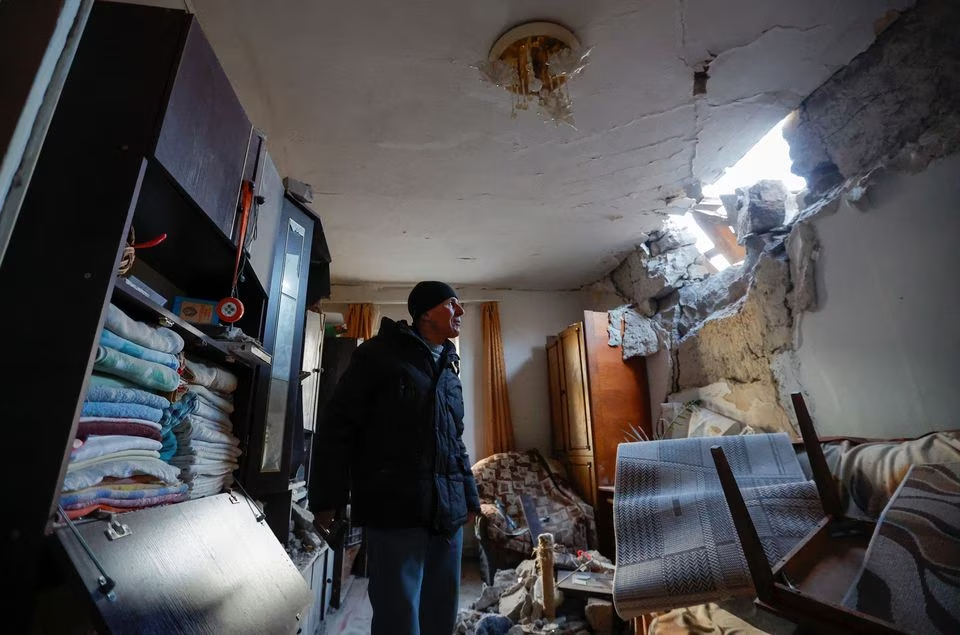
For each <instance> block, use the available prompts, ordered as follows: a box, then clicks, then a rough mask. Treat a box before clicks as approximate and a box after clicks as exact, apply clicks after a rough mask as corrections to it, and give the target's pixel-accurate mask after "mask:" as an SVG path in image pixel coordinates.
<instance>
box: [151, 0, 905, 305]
mask: <svg viewBox="0 0 960 635" xmlns="http://www.w3.org/2000/svg"><path fill="white" fill-rule="evenodd" d="M154 3H156V2H154ZM160 4H166V5H168V6H170V5H172V6H179V7H181V8H183V7H184V6H187V7H188V8H191V7H192V9H193V10H194V11H195V12H196V14H197V16H198V19H199V21H200V24H201V26H202V27H203V29H204V31H205V32H206V33H207V35H208V37H209V38H210V40H211V42H212V43H213V47H214V50H215V51H216V52H217V55H218V57H219V58H220V60H221V63H222V64H223V66H224V68H225V69H226V72H227V75H228V76H229V77H230V80H231V82H232V83H233V85H234V87H235V89H236V91H237V93H238V94H239V96H240V100H241V102H242V103H243V105H244V107H245V108H246V110H247V113H248V114H249V116H250V118H251V119H252V120H253V122H254V125H255V126H257V127H258V128H260V129H262V130H263V131H265V133H266V134H267V143H268V149H269V152H270V155H271V157H272V158H273V159H274V161H275V162H276V163H277V166H278V168H279V169H280V173H281V174H282V175H284V176H290V177H293V178H296V179H299V180H301V181H306V182H307V183H310V184H311V185H312V187H313V190H314V192H315V193H316V198H315V200H314V204H313V207H314V208H315V209H316V210H317V211H318V212H319V213H320V215H321V216H322V218H323V224H324V229H325V231H326V234H327V240H328V242H329V245H330V249H331V252H332V255H333V262H332V264H331V274H332V277H333V280H334V282H338V283H351V282H383V283H409V282H413V281H415V280H419V279H423V278H439V279H443V280H447V281H450V282H451V283H455V284H473V285H482V286H487V287H499V288H519V289H571V288H577V287H579V286H581V285H583V284H586V283H589V282H592V281H594V280H596V279H598V278H599V277H600V276H602V275H603V274H605V273H607V272H608V271H610V270H611V269H612V268H613V267H614V266H615V265H616V264H617V263H618V261H619V259H620V256H621V255H622V254H624V253H625V252H626V251H628V250H630V249H632V248H633V247H634V246H635V245H637V244H638V243H639V242H642V240H643V239H644V232H648V231H650V230H652V229H654V228H657V227H659V226H660V225H661V224H662V222H663V219H664V216H663V214H664V213H665V207H666V206H665V201H666V200H667V199H669V198H671V197H674V196H677V195H682V194H683V189H684V185H685V184H689V183H693V182H696V181H701V182H704V183H709V182H711V181H712V180H715V179H716V178H717V177H718V176H720V174H721V173H722V170H723V168H725V167H727V166H730V165H732V164H733V163H735V162H736V161H737V159H739V158H740V157H741V156H742V155H743V154H744V153H745V152H746V150H747V149H749V147H750V146H751V145H752V144H753V143H754V142H756V141H757V140H758V139H759V138H760V137H761V136H762V135H763V134H764V133H765V132H766V131H767V130H768V129H770V128H771V127H772V126H773V125H774V124H775V123H776V122H778V121H779V120H780V119H782V118H783V117H784V116H785V115H786V114H787V113H788V112H789V111H790V110H792V109H793V108H794V107H795V106H797V105H798V104H799V103H800V101H801V100H802V99H803V97H804V96H806V95H807V94H809V93H810V92H811V91H812V90H813V89H814V88H816V87H817V86H819V85H820V84H821V83H822V82H823V81H824V80H825V79H827V78H828V77H829V76H830V75H831V74H833V73H834V72H835V71H836V70H837V69H838V68H840V67H842V66H843V65H844V64H846V63H847V62H849V61H850V60H851V59H852V58H853V57H854V56H855V55H856V54H857V53H859V52H861V51H862V50H864V49H865V48H866V47H867V46H869V44H870V43H871V42H872V41H873V39H874V37H875V34H874V24H875V22H876V21H877V20H878V19H879V18H881V17H882V16H883V15H884V14H885V13H886V12H887V11H888V10H890V9H897V8H902V7H904V6H906V5H909V4H912V2H909V1H908V0H843V1H841V2H837V1H836V0H728V1H724V2H718V1H717V0H648V1H639V0H592V1H584V0H459V1H456V2H453V1H450V0H403V1H397V0H363V1H357V2H317V1H315V0H284V1H282V2H265V1H262V0H260V1H258V0H185V1H183V2H177V1H175V0H169V1H166V2H160ZM529 20H551V21H556V22H559V23H561V24H563V25H565V26H566V27H568V28H570V29H571V30H573V31H574V33H575V34H576V35H577V36H578V37H579V38H580V40H581V42H582V43H583V44H584V45H585V46H589V47H593V50H592V53H591V55H590V64H589V65H588V66H587V68H586V70H585V71H584V72H583V74H582V75H581V76H579V77H578V78H576V79H575V80H574V81H573V82H572V83H571V85H570V93H571V96H572V98H573V111H574V117H575V119H576V125H577V129H576V130H574V129H572V128H569V127H556V126H554V125H553V124H545V123H543V122H541V121H540V120H539V118H538V117H537V114H536V112H535V111H533V110H531V111H529V112H526V113H520V115H519V117H518V118H517V119H515V120H512V119H511V118H510V99H509V97H508V95H507V93H506V92H505V91H503V90H501V89H499V88H496V87H495V86H492V85H489V84H487V83H484V82H482V81H481V80H480V79H479V74H478V72H477V71H476V70H475V69H474V68H472V65H473V64H475V63H476V62H478V61H480V60H482V59H484V58H485V57H486V54H487V51H488V50H489V48H490V45H491V44H492V43H493V42H494V41H495V40H496V39H497V37H498V36H499V35H500V34H501V33H502V32H503V31H505V30H506V29H508V28H509V27H512V26H514V25H516V24H518V23H521V22H525V21H529ZM711 58H715V59H713V61H712V63H711V64H710V68H709V75H710V79H709V81H708V83H707V93H706V95H703V96H700V97H698V98H694V96H693V94H692V92H693V91H692V88H693V72H694V68H695V67H697V65H698V64H699V63H701V62H703V61H704V60H708V59H711Z"/></svg>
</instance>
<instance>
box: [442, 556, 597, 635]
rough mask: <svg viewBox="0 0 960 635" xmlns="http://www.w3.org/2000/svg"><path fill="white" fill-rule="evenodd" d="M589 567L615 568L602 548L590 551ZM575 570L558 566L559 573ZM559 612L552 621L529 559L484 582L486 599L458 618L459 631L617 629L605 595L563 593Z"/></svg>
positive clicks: (558, 634)
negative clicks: (583, 596)
mask: <svg viewBox="0 0 960 635" xmlns="http://www.w3.org/2000/svg"><path fill="white" fill-rule="evenodd" d="M589 555H590V559H589V563H590V567H589V570H595V571H608V572H609V571H612V569H613V565H612V563H611V562H610V560H609V559H607V558H605V557H604V556H603V555H601V554H600V553H599V552H597V551H590V552H589ZM568 573H570V572H569V571H564V570H558V571H557V575H558V576H561V577H562V576H564V575H566V574H568ZM557 600H558V605H557V615H556V617H555V618H554V619H552V620H548V619H546V618H545V617H544V611H543V590H542V588H541V587H540V577H539V575H538V571H537V564H536V560H524V561H523V562H521V563H520V564H519V565H518V566H517V568H516V569H502V570H499V571H497V572H496V574H495V575H494V579H493V584H492V585H486V584H484V585H483V588H482V590H481V592H480V597H478V598H477V599H476V601H474V602H473V604H471V605H470V608H468V609H461V610H460V612H459V614H458V616H457V627H456V630H455V631H454V633H455V634H457V635H607V634H609V633H611V632H612V628H613V624H614V620H615V613H614V608H613V603H612V602H609V601H604V600H599V599H595V598H594V599H588V600H583V599H578V598H564V597H563V595H562V593H558V598H557Z"/></svg>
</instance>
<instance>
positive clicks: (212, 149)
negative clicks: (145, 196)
mask: <svg viewBox="0 0 960 635" xmlns="http://www.w3.org/2000/svg"><path fill="white" fill-rule="evenodd" d="M252 131H253V126H252V124H251V123H250V119H249V118H248V117H247V114H246V112H244V110H243V106H242V105H241V104H240V100H239V99H238V98H237V95H236V93H234V91H233V87H232V86H231V85H230V81H229V80H228V79H227V75H226V73H225V72H224V71H223V67H222V66H221V65H220V62H219V60H217V56H216V54H215V53H214V52H213V48H212V47H211V46H210V43H209V41H208V40H207V38H206V36H205V35H204V33H203V30H202V29H201V28H200V24H199V23H198V22H197V20H196V18H195V17H193V18H191V21H190V25H189V29H188V31H187V38H186V41H185V42H184V45H183V51H182V53H181V55H180V62H179V65H178V67H177V70H176V76H175V78H174V82H173V88H172V89H171V91H170V98H169V100H168V101H167V107H166V112H165V113H164V116H163V124H162V125H161V128H160V135H159V138H158V139H157V147H156V150H155V152H154V155H155V156H156V158H157V160H158V161H159V162H160V163H161V164H162V165H163V167H164V168H166V170H167V171H168V172H169V173H170V175H171V176H173V178H174V179H176V181H177V182H178V183H179V184H180V186H181V187H182V188H183V189H184V191H185V192H186V193H187V194H188V195H189V196H190V197H191V198H192V199H193V200H194V202H196V204H197V205H198V206H199V207H200V208H201V209H202V210H203V211H204V212H206V214H207V215H208V216H209V217H210V218H211V219H212V220H213V221H214V223H216V225H217V226H218V227H219V228H220V229H221V230H222V231H223V233H224V234H225V235H227V236H231V235H232V233H233V230H234V218H235V216H236V211H237V200H238V196H239V192H240V182H241V181H242V179H243V173H244V163H245V161H246V157H247V146H248V144H249V141H250V134H251V132H252Z"/></svg>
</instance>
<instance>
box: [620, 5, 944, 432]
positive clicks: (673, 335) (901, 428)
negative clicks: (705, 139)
mask: <svg viewBox="0 0 960 635" xmlns="http://www.w3.org/2000/svg"><path fill="white" fill-rule="evenodd" d="M958 26H960V6H958V5H957V4H956V3H944V2H926V1H921V2H919V3H918V4H917V6H916V9H915V10H913V11H909V12H907V13H905V14H904V15H903V16H902V17H901V18H900V19H899V20H897V21H896V22H894V23H893V25H892V26H890V27H889V28H888V29H887V30H886V31H885V32H884V33H883V34H882V36H881V37H880V38H879V39H878V40H877V42H876V43H875V45H874V46H873V47H871V48H870V49H869V50H868V51H866V52H865V53H864V54H862V55H861V56H859V57H858V58H857V59H855V60H854V61H853V62H852V63H851V64H850V65H849V66H848V67H846V68H845V69H843V70H841V71H840V72H838V73H837V74H836V75H835V76H834V77H833V78H831V79H830V80H829V81H827V82H826V83H825V84H824V85H823V86H821V87H820V88H819V89H817V90H816V91H814V93H813V94H811V95H810V96H809V97H808V98H807V100H806V101H805V102H804V103H803V104H802V106H801V108H800V109H799V111H798V112H797V113H796V114H795V117H794V120H793V122H792V123H791V124H790V125H789V126H788V127H786V128H785V129H784V136H785V137H787V139H788V141H789V142H790V143H791V158H792V159H793V161H794V172H796V173H798V174H802V175H803V176H805V177H806V178H807V179H808V184H809V185H810V189H809V191H808V192H807V193H806V195H805V196H804V197H803V198H801V200H800V201H799V204H800V211H799V212H798V213H796V214H794V213H793V212H792V211H789V210H788V209H787V208H788V207H789V204H790V203H791V202H792V201H791V200H790V199H789V197H788V198H787V199H786V200H784V201H783V208H782V209H781V208H780V207H778V205H779V204H780V203H778V195H777V194H776V191H777V189H778V188H776V187H774V186H773V184H770V183H763V182H761V183H758V184H757V185H755V186H753V187H752V188H750V189H749V191H738V196H737V197H734V198H733V199H732V202H731V201H725V203H730V206H728V210H727V212H728V218H731V219H732V220H735V222H736V227H737V230H738V242H740V243H741V244H744V245H745V246H746V248H747V259H746V261H745V262H744V263H743V264H742V265H739V266H737V267H731V268H730V269H728V270H725V271H724V272H722V273H721V274H717V275H712V276H708V277H706V278H705V279H703V278H702V277H699V276H697V275H691V276H683V275H679V276H678V275H673V277H672V278H671V276H670V275H665V274H664V273H663V271H664V270H663V268H662V267H657V266H654V265H653V264H652V262H651V261H652V260H654V259H655V258H659V259H660V261H661V262H666V263H668V264H669V263H674V264H675V263H676V261H677V260H678V257H679V256H680V255H681V252H680V250H681V249H683V248H684V244H685V241H683V240H673V241H670V240H664V238H663V237H658V242H660V243H661V244H669V245H670V248H669V249H670V251H669V252H668V253H666V254H665V253H663V251H661V253H659V254H654V251H655V250H654V249H653V248H652V242H651V241H647V243H645V245H644V246H643V247H641V248H640V249H638V250H637V251H636V252H634V253H633V254H630V256H629V257H627V258H626V259H625V260H624V261H623V262H622V263H621V265H620V266H619V267H618V268H617V269H616V270H615V271H614V272H613V273H612V274H611V276H610V282H609V284H612V286H614V287H615V288H616V289H617V291H618V292H619V293H620V295H621V297H623V298H625V299H626V300H627V301H629V302H631V303H632V305H633V310H634V311H635V312H636V313H637V318H635V319H634V320H633V322H634V323H636V322H637V320H638V319H639V320H647V321H649V322H651V323H657V324H659V325H661V326H662V327H663V329H664V330H665V331H666V332H668V333H669V334H670V337H669V338H667V340H668V341H669V342H670V344H669V348H668V349H666V350H664V349H663V348H661V349H660V350H659V351H656V352H655V351H654V350H649V348H648V350H646V351H644V352H640V353H634V354H644V355H646V356H647V363H648V371H649V373H650V377H651V402H652V403H653V404H658V403H661V402H663V401H666V400H669V401H672V402H678V403H684V402H687V401H689V400H691V399H700V400H701V401H702V402H705V403H703V405H705V406H706V407H708V408H710V409H711V410H716V412H718V413H720V414H722V415H724V416H726V417H730V418H732V419H735V420H736V421H739V422H741V423H744V424H747V425H750V426H752V427H755V428H759V429H764V430H789V429H790V428H791V424H792V422H793V420H794V417H793V412H792V408H790V406H789V393H791V392H796V391H802V392H803V393H804V394H805V395H806V400H807V402H808V405H809V406H810V409H811V412H812V414H813V416H814V420H815V422H816V424H817V426H818V431H819V432H820V434H823V435H828V434H850V435H860V436H877V437H883V436H894V437H895V436H914V435H916V434H920V433H923V432H925V431H929V430H934V429H944V428H950V427H956V426H957V424H956V419H957V417H956V415H953V416H951V415H952V414H953V412H954V409H953V407H952V406H953V404H952V400H951V399H950V398H949V397H950V395H951V394H952V393H953V390H954V388H953V383H954V382H955V380H956V378H957V377H960V342H958V332H957V326H958V324H960V321H958V318H960V300H958V299H957V297H956V293H955V292H956V290H957V288H958V284H957V281H956V278H955V275H954V273H953V272H954V271H956V269H957V267H956V264H955V263H954V262H953V257H954V256H953V254H954V253H955V251H956V240H957V239H958V238H960V231H958V230H960V214H958V210H957V209H956V208H957V201H960V178H958V177H960V157H958V156H957V155H956V154H954V153H955V152H956V151H957V149H958V145H960V117H958V115H957V113H960V72H958V71H960V38H956V37H955V34H956V32H957V29H958ZM944 157H947V158H944ZM771 203H772V204H773V206H772V207H771ZM745 214H746V215H745ZM733 215H735V216H736V218H735V219H734V218H733ZM674 269H677V267H674ZM693 270H694V271H696V267H693ZM669 273H670V270H669V268H668V269H667V274H669ZM601 286H602V285H601ZM630 323H631V322H630V321H628V322H627V324H628V325H629V324H630ZM634 328H635V327H634ZM646 328H647V325H644V330H645V329H646ZM641 339H642V338H641ZM668 393H670V394H668ZM784 406H786V408H785V407H784ZM674 412H676V410H674ZM653 414H654V417H655V420H656V418H657V417H658V416H659V413H658V412H654V413H653Z"/></svg>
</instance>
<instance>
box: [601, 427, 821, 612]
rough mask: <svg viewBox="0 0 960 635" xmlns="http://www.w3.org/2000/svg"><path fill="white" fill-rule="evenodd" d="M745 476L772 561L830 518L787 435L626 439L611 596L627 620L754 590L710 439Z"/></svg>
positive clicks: (740, 477) (620, 456) (741, 478)
mask: <svg viewBox="0 0 960 635" xmlns="http://www.w3.org/2000/svg"><path fill="white" fill-rule="evenodd" d="M715 445H719V446H720V447H722V448H723V451H724V453H725V455H726V457H727V461H728V463H729V464H730V468H731V470H732V471H733V473H734V475H735V476H736V478H737V482H738V484H739V486H740V490H741V492H742V493H743V496H744V499H745V501H746V504H747V509H748V510H749V512H750V516H751V518H752V519H753V523H754V525H755V527H756V529H757V533H758V534H759V536H760V540H761V542H762V543H763V548H764V552H765V554H766V556H767V559H768V560H769V561H770V562H771V563H775V562H776V561H777V560H779V559H780V558H781V557H782V556H783V555H785V554H786V552H787V551H789V550H790V549H791V548H792V547H793V546H794V545H795V544H796V543H797V542H798V541H799V540H800V539H801V538H803V537H804V536H806V535H807V533H808V532H809V531H810V530H811V529H812V528H813V527H814V526H815V525H816V523H817V522H818V521H819V520H820V519H821V518H822V517H823V509H822V508H821V506H820V498H819V496H818V495H817V489H816V486H815V485H814V483H813V481H807V480H805V477H804V474H803V470H802V468H801V467H800V463H799V461H798V460H797V457H796V453H795V451H794V449H793V446H792V445H791V443H790V439H789V437H788V436H787V435H786V434H785V433H776V434H754V435H743V436H729V437H702V438H692V439H669V440H663V441H648V442H642V443H622V444H620V446H619V448H618V450H617V475H616V494H615V496H614V511H613V518H614V532H615V536H616V542H617V569H616V573H615V576H614V589H613V600H614V606H615V607H616V610H617V613H618V614H619V615H620V617H622V618H624V619H629V618H631V617H637V616H639V615H642V614H644V613H648V612H651V611H661V610H668V609H673V608H677V607H684V606H690V605H693V604H701V603H704V602H716V601H720V600H724V599H728V598H732V597H736V596H739V595H750V594H753V588H752V586H751V582H750V573H749V571H748V569H747V562H746V559H745V558H744V556H743V551H742V549H741V548H740V541H739V539H738V538H737V534H736V530H735V529H734V526H733V519H732V518H731V516H730V510H729V508H728V507H727V503H726V499H725V498H724V496H723V491H722V489H721V487H720V479H719V478H718V477H717V471H716V467H715V466H714V463H713V457H712V456H711V454H710V448H711V447H712V446H715Z"/></svg>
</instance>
